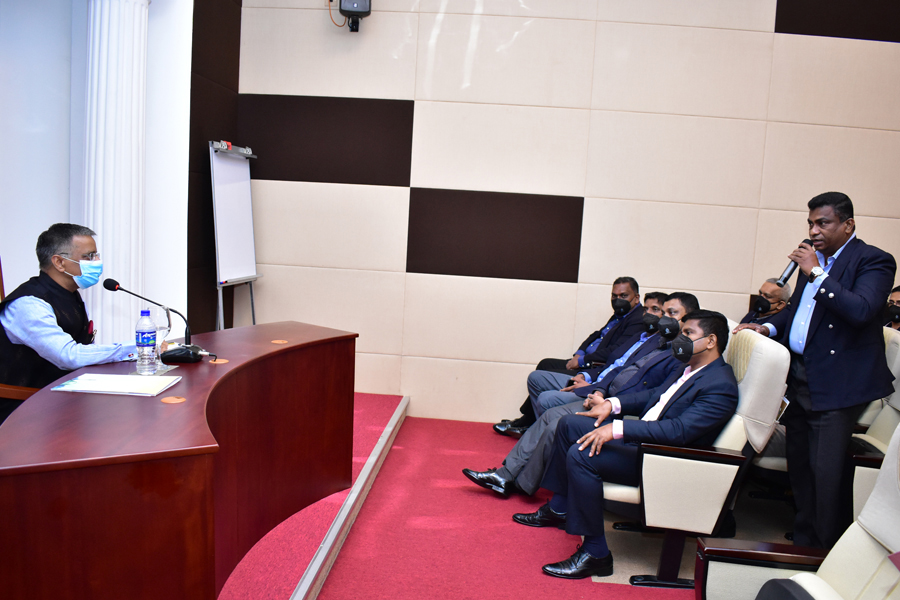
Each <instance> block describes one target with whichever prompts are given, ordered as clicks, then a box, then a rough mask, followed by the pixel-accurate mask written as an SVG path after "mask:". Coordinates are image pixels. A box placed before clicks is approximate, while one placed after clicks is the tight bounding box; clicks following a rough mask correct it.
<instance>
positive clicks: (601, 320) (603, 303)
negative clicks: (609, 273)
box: [555, 273, 649, 358]
mask: <svg viewBox="0 0 900 600" xmlns="http://www.w3.org/2000/svg"><path fill="white" fill-rule="evenodd" d="M623 275H628V274H627V273H623ZM613 279H615V278H613ZM635 279H637V277H635ZM612 281H613V280H612V279H610V283H609V284H603V285H597V284H593V283H579V284H578V296H577V303H576V305H575V336H574V337H573V338H572V348H571V349H570V350H569V353H568V354H560V355H559V356H557V357H555V358H568V357H570V356H572V355H573V354H574V353H575V350H577V349H578V346H580V345H581V342H583V341H584V340H585V339H586V338H587V336H589V335H591V334H592V333H594V332H595V331H597V330H598V329H600V328H601V327H603V326H604V325H605V324H606V321H608V320H609V318H610V317H611V316H612V306H611V305H610V294H611V293H612ZM637 281H638V286H640V285H641V280H640V279H638V280H637ZM645 291H649V290H645V289H644V288H641V299H642V300H643V298H644V295H643V294H644V292H645Z"/></svg>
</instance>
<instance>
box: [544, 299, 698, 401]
mask: <svg viewBox="0 0 900 600" xmlns="http://www.w3.org/2000/svg"><path fill="white" fill-rule="evenodd" d="M652 293H656V294H659V293H661V292H652ZM699 308H700V302H699V301H698V300H697V297H696V296H695V295H693V294H689V293H687V292H673V293H672V294H670V295H668V296H666V299H665V301H664V303H663V309H662V312H663V315H664V316H665V317H668V321H669V322H670V323H672V324H673V325H674V327H676V328H680V321H681V319H682V318H683V317H684V316H685V315H686V314H689V313H691V312H693V311H695V310H697V309H699ZM654 316H655V315H654V314H652V313H650V312H649V311H648V312H647V314H645V315H644V320H645V322H646V321H647V320H648V319H651V320H652V319H654ZM663 333H664V332H663ZM676 335H678V331H675V330H673V331H672V337H674V336H676ZM635 341H637V340H636V338H632V339H631V340H629V342H626V343H625V344H622V345H621V346H620V347H619V349H618V350H617V351H616V352H615V353H614V354H613V355H611V356H610V357H609V361H610V362H609V364H607V365H603V366H602V367H593V368H591V369H588V370H587V371H582V372H579V373H578V374H577V375H575V377H573V378H572V379H571V380H567V379H564V378H563V376H562V375H560V374H558V373H553V372H550V371H535V372H533V373H532V374H531V375H530V376H529V378H528V390H529V392H531V394H532V397H533V396H535V395H537V401H536V403H535V405H534V409H535V413H536V414H537V415H538V416H540V415H542V414H543V413H544V412H545V411H546V410H548V409H550V408H553V407H555V406H562V405H564V404H568V403H569V402H580V401H582V400H584V399H585V398H587V396H588V394H590V393H591V392H594V391H596V390H597V389H601V388H603V387H605V386H604V385H603V384H602V383H601V381H603V380H604V377H603V374H604V372H605V371H607V370H609V369H610V368H612V367H613V366H614V363H615V362H617V359H618V362H624V360H626V359H627V358H628V357H627V356H623V357H622V358H619V357H618V356H617V355H621V354H622V352H626V353H627V352H628V348H629V347H630V346H631V344H632V343H634V342H635ZM667 341H670V340H667ZM645 352H646V350H645ZM605 381H606V382H607V385H608V382H609V381H610V380H609V379H605ZM562 385H566V387H560V386H562Z"/></svg>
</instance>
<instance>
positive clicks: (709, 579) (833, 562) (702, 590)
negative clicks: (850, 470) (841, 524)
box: [695, 429, 900, 600]
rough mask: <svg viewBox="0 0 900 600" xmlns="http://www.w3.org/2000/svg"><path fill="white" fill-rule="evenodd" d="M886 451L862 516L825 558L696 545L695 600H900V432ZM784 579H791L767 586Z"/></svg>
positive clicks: (714, 543) (784, 550) (741, 545)
mask: <svg viewBox="0 0 900 600" xmlns="http://www.w3.org/2000/svg"><path fill="white" fill-rule="evenodd" d="M886 450H887V452H886V453H885V457H884V463H883V465H882V467H881V471H880V472H879V474H878V478H877V480H876V483H875V486H874V489H873V490H872V494H871V495H870V496H869V498H868V500H867V502H866V504H865V506H864V507H863V509H862V511H861V512H860V514H859V517H858V518H857V519H856V521H855V522H854V523H853V524H852V525H851V526H850V527H849V528H848V529H847V531H845V532H844V535H843V536H841V538H840V539H839V540H838V542H837V544H835V546H834V548H832V549H831V551H830V552H828V553H827V554H826V553H825V552H824V551H822V550H812V551H808V550H809V549H805V548H802V547H798V546H787V545H782V544H758V545H755V546H754V543H752V542H736V541H731V540H706V539H700V540H698V545H699V548H700V549H699V552H698V558H697V570H696V571H695V578H696V582H697V588H696V589H697V593H696V598H697V600H744V599H746V600H752V599H753V598H756V599H757V600H770V599H774V598H780V599H784V598H797V599H798V600H799V599H801V598H805V599H807V600H809V598H812V599H814V600H851V599H854V600H898V599H900V569H898V567H897V566H896V563H894V562H892V559H891V556H892V555H896V554H897V553H898V552H900V429H897V430H895V431H894V435H893V437H892V438H891V442H890V445H889V446H888V448H887V449H886ZM823 555H824V560H823ZM779 569H783V570H782V571H781V572H780V573H781V574H779ZM779 577H790V579H789V580H785V579H777V580H775V581H770V579H772V578H779ZM776 594H777V595H776Z"/></svg>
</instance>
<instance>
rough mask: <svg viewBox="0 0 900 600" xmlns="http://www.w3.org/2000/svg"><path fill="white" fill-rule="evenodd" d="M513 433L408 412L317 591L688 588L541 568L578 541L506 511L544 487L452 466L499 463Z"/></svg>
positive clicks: (492, 593)
mask: <svg viewBox="0 0 900 600" xmlns="http://www.w3.org/2000/svg"><path fill="white" fill-rule="evenodd" d="M514 442H515V440H513V439H510V438H504V437H501V436H499V435H496V434H494V433H493V432H492V431H491V426H490V425H489V424H485V423H469V422H461V421H443V420H436V419H416V418H411V417H408V418H407V419H406V421H405V422H404V424H403V427H402V428H401V429H400V433H399V434H398V435H397V438H396V439H395V441H394V446H393V448H392V449H391V452H390V454H388V456H387V458H386V459H385V461H384V464H383V465H382V468H381V471H380V473H379V475H378V478H377V479H376V480H375V483H374V485H373V486H372V489H371V491H370V492H369V496H368V498H367V499H366V503H365V504H364V505H363V507H362V509H361V510H360V513H359V516H358V517H357V520H356V523H355V524H354V526H353V529H352V530H351V531H350V535H349V536H348V537H347V540H346V541H345V542H344V546H343V548H342V550H341V553H340V554H339V555H338V557H337V560H336V561H335V563H334V566H333V567H332V570H331V573H330V575H329V576H328V579H327V580H326V582H325V585H324V587H323V588H322V591H321V593H320V594H319V599H320V600H346V599H348V598H354V599H355V598H390V599H392V600H396V599H401V600H402V599H410V600H413V599H415V600H421V599H422V598H515V599H516V600H520V599H522V598H545V599H556V598H583V597H585V598H615V599H632V598H634V599H638V598H653V599H659V600H669V599H671V600H690V598H692V597H693V590H664V589H647V588H633V587H631V586H628V585H621V584H609V583H593V582H592V581H591V580H590V579H587V580H580V581H566V580H561V579H556V578H553V577H548V576H546V575H544V574H543V573H542V572H541V565H543V564H545V563H548V562H555V561H558V560H562V559H564V558H567V557H568V556H569V555H570V554H572V552H574V550H575V547H576V545H577V544H578V543H580V539H579V538H577V537H576V536H570V535H568V534H566V533H565V532H563V531H559V530H557V529H533V528H529V527H523V526H522V525H518V524H516V523H514V522H513V521H512V514H513V513H515V512H531V511H534V510H535V509H537V507H538V506H540V505H541V504H542V503H543V502H544V501H545V499H546V496H542V497H540V498H526V497H523V496H514V497H512V498H510V499H508V500H503V499H500V498H498V497H497V496H496V495H495V494H494V493H493V492H489V491H487V490H483V489H481V488H479V487H477V486H475V485H473V484H472V483H470V482H469V481H468V480H467V479H466V478H465V477H464V476H463V475H462V474H461V473H460V471H461V469H463V468H464V467H470V468H475V469H479V470H481V469H486V468H488V467H491V466H497V465H499V463H500V461H501V460H502V459H503V457H504V456H505V455H506V453H507V452H508V451H509V449H510V448H511V447H512V445H513V443H514ZM613 554H614V555H615V549H613ZM245 597H249V596H245ZM284 598H287V596H284Z"/></svg>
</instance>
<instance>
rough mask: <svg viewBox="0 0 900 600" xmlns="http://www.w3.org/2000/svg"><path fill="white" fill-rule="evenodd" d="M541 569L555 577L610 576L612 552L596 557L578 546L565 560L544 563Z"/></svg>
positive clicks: (611, 572)
mask: <svg viewBox="0 0 900 600" xmlns="http://www.w3.org/2000/svg"><path fill="white" fill-rule="evenodd" d="M541 570H542V571H543V572H544V573H546V574H547V575H552V576H553V577H562V578H563V579H584V578H585V577H609V576H610V575H612V574H613V557H612V552H610V553H609V554H607V555H606V556H604V557H603V558H594V557H593V556H591V555H590V554H588V553H587V552H585V551H584V550H582V549H581V546H578V549H577V550H575V554H573V555H572V556H570V557H569V558H567V559H566V560H564V561H561V562H558V563H552V564H549V565H544V566H543V567H541Z"/></svg>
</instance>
